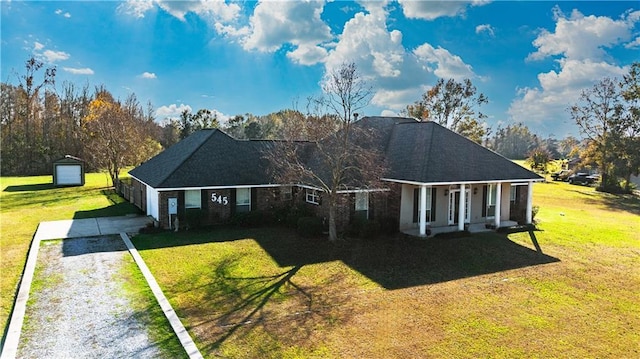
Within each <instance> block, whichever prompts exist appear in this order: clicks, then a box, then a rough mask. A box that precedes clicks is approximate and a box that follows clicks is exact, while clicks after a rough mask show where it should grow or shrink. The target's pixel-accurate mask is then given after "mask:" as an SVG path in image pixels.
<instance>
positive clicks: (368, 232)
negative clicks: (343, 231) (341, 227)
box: [347, 217, 381, 239]
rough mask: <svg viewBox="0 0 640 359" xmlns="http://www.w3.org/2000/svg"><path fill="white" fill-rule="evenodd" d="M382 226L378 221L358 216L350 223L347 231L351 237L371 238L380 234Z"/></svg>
mask: <svg viewBox="0 0 640 359" xmlns="http://www.w3.org/2000/svg"><path fill="white" fill-rule="evenodd" d="M380 228H381V225H380V223H379V222H377V221H374V220H368V219H366V218H360V217H356V218H354V219H353V220H352V221H351V224H349V227H348V229H347V233H348V234H349V236H351V237H358V238H362V239H371V238H375V237H377V236H378V235H379V234H380Z"/></svg>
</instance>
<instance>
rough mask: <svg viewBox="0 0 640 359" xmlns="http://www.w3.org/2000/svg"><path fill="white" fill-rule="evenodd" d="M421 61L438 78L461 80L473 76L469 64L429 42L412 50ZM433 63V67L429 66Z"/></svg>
mask: <svg viewBox="0 0 640 359" xmlns="http://www.w3.org/2000/svg"><path fill="white" fill-rule="evenodd" d="M413 52H414V53H415V54H416V56H418V59H420V60H421V62H424V63H426V67H427V69H428V70H429V71H430V72H433V73H434V74H435V75H436V76H438V77H440V78H445V79H446V78H453V79H456V80H458V81H459V80H462V79H464V78H472V77H474V73H473V70H472V69H471V66H470V65H467V64H465V63H464V61H462V58H460V56H456V55H452V54H451V53H450V52H449V51H448V50H446V49H443V48H441V47H438V48H437V49H436V48H434V47H433V46H431V45H430V44H423V45H421V46H419V47H418V48H417V49H415V50H414V51H413ZM432 65H435V68H432V67H431V66H432Z"/></svg>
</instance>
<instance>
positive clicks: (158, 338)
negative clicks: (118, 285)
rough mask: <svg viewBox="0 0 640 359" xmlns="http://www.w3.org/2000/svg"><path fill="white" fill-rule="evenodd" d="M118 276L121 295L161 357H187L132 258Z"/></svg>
mask: <svg viewBox="0 0 640 359" xmlns="http://www.w3.org/2000/svg"><path fill="white" fill-rule="evenodd" d="M118 276H119V279H120V280H122V281H123V282H124V288H123V289H124V293H123V295H124V296H125V297H126V298H127V299H128V300H129V303H130V305H131V308H132V309H133V310H134V312H135V318H136V319H137V320H138V321H139V322H140V323H142V324H143V325H144V326H145V327H146V328H147V333H149V336H150V339H151V341H152V342H153V343H155V344H156V345H158V348H159V349H160V352H161V355H162V357H163V358H186V357H188V356H187V353H185V351H184V348H183V347H182V344H180V341H179V340H178V337H176V335H175V333H174V332H173V329H172V328H171V325H170V324H169V321H168V320H167V317H166V316H165V315H164V313H163V312H162V308H160V306H159V305H158V302H157V301H156V298H155V296H154V295H153V292H152V291H151V288H149V286H148V284H147V281H146V280H145V278H144V276H143V275H142V273H141V272H140V269H139V268H138V266H137V264H136V263H135V262H134V261H133V259H132V258H130V257H129V258H128V260H127V262H126V264H125V266H124V267H123V268H122V269H121V270H120V273H119V274H118Z"/></svg>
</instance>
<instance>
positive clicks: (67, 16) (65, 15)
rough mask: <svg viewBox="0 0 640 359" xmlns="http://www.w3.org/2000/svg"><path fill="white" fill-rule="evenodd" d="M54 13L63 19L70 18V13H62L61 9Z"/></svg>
mask: <svg viewBox="0 0 640 359" xmlns="http://www.w3.org/2000/svg"><path fill="white" fill-rule="evenodd" d="M55 12H56V15H62V16H64V17H66V18H67V19H68V18H70V17H71V14H70V13H68V12H64V11H62V9H58V10H56V11H55Z"/></svg>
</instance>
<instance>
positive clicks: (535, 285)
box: [134, 182, 640, 358]
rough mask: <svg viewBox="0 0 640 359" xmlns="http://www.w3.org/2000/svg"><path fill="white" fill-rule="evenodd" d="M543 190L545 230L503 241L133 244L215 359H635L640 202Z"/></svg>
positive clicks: (203, 239) (209, 236)
mask: <svg viewBox="0 0 640 359" xmlns="http://www.w3.org/2000/svg"><path fill="white" fill-rule="evenodd" d="M534 192H535V193H534V199H535V200H534V202H535V205H538V206H540V212H539V213H538V215H537V219H538V220H539V221H540V224H539V226H538V228H539V231H536V232H531V233H526V232H525V233H516V234H510V235H508V236H507V235H502V234H495V233H488V234H481V235H475V236H472V237H468V238H448V239H428V240H419V239H409V238H395V239H389V238H381V239H378V240H375V241H355V240H350V241H343V242H340V243H337V244H328V243H326V242H325V241H323V240H308V239H300V238H298V237H297V236H296V235H295V234H294V233H293V232H291V231H288V230H286V229H279V228H269V229H253V230H248V229H234V228H227V227H221V228H214V229H210V230H202V231H191V232H180V233H161V234H154V235H139V236H137V237H136V238H134V243H135V245H136V247H138V249H139V250H140V253H141V255H142V256H143V258H144V259H145V261H146V262H147V265H148V266H149V267H150V269H151V271H152V272H153V273H154V275H155V277H156V279H157V280H158V282H159V283H160V285H161V287H162V288H163V290H164V291H165V294H166V295H167V297H168V298H169V300H170V302H171V304H172V305H173V306H174V309H175V310H176V312H177V313H178V315H179V316H180V317H181V319H182V320H183V322H184V323H185V325H186V327H187V329H188V330H189V331H190V333H191V334H192V335H193V336H194V337H195V340H196V343H197V344H198V346H199V348H200V350H201V351H202V352H203V354H204V355H205V356H206V357H216V356H218V355H221V356H224V357H233V358H243V357H245V358H255V357H273V358H282V357H284V358H287V357H289V358H294V357H299V358H310V357H318V358H327V357H328V358H331V357H334V358H342V357H350V358H354V357H362V358H390V357H393V358H415V357H446V358H450V357H473V358H475V357H491V358H500V357H502V358H512V357H616V358H617V357H637V356H639V355H640V352H639V349H638V346H637V345H633V344H632V343H638V342H640V334H638V333H640V304H638V302H637V289H638V288H640V267H639V266H638V263H640V238H639V237H638V233H640V200H639V199H638V198H632V197H629V196H627V197H621V196H611V195H607V194H602V193H598V192H595V191H594V189H593V188H589V187H577V186H570V185H568V184H566V183H557V182H555V183H554V182H550V183H540V184H536V185H535V188H534ZM532 238H535V239H536V240H537V242H538V243H539V245H540V247H541V249H542V251H543V252H544V253H543V254H542V253H538V252H536V251H535V247H534V245H533V244H532Z"/></svg>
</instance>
